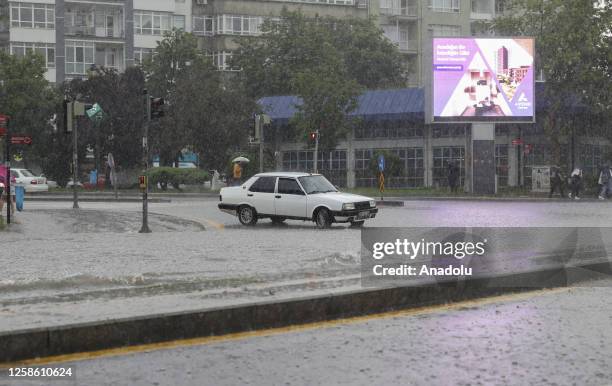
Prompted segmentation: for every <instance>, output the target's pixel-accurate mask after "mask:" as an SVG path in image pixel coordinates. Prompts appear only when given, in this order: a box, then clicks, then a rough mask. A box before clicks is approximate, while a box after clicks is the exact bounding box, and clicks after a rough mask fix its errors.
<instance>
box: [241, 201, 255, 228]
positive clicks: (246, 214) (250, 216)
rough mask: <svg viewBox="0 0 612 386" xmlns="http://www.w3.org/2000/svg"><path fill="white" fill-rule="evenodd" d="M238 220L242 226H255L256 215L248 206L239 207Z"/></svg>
mask: <svg viewBox="0 0 612 386" xmlns="http://www.w3.org/2000/svg"><path fill="white" fill-rule="evenodd" d="M238 220H239V221H240V223H241V224H242V225H255V224H256V223H257V213H255V209H253V208H251V207H250V206H246V205H244V206H241V207H240V209H238Z"/></svg>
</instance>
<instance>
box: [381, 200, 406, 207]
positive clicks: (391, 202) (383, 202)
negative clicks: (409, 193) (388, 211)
mask: <svg viewBox="0 0 612 386" xmlns="http://www.w3.org/2000/svg"><path fill="white" fill-rule="evenodd" d="M404 203H405V201H404V200H376V206H404Z"/></svg>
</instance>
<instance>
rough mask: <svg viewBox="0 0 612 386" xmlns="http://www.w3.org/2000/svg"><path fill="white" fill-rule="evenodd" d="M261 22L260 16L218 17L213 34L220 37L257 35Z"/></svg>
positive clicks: (262, 19)
mask: <svg viewBox="0 0 612 386" xmlns="http://www.w3.org/2000/svg"><path fill="white" fill-rule="evenodd" d="M263 21H264V18H263V17H260V16H242V15H218V16H217V22H216V27H217V28H216V31H215V32H216V33H217V34H220V35H259V34H260V26H261V25H262V24H263Z"/></svg>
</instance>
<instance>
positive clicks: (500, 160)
mask: <svg viewBox="0 0 612 386" xmlns="http://www.w3.org/2000/svg"><path fill="white" fill-rule="evenodd" d="M495 168H496V173H497V186H508V145H507V144H500V145H495Z"/></svg>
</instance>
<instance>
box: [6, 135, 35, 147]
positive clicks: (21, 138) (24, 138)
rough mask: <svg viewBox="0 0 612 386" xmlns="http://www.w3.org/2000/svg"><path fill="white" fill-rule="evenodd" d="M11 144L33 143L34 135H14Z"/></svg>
mask: <svg viewBox="0 0 612 386" xmlns="http://www.w3.org/2000/svg"><path fill="white" fill-rule="evenodd" d="M11 144H12V145H31V144H32V137H30V136H29V135H12V136H11Z"/></svg>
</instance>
